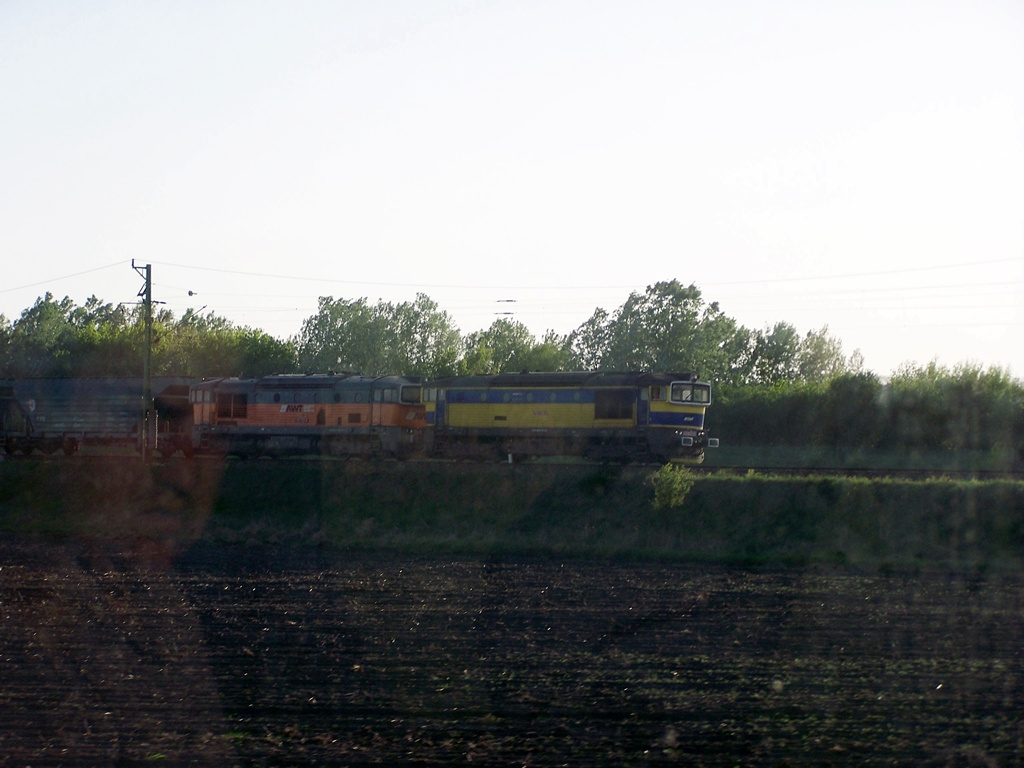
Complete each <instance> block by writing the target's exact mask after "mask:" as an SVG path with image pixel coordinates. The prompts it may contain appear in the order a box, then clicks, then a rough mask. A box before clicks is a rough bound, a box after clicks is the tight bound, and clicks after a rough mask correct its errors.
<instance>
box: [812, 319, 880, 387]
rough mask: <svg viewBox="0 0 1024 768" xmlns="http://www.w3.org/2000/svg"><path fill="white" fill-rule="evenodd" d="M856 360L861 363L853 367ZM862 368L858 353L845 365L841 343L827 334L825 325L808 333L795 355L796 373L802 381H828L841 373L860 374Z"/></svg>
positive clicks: (861, 359)
mask: <svg viewBox="0 0 1024 768" xmlns="http://www.w3.org/2000/svg"><path fill="white" fill-rule="evenodd" d="M858 359H859V360H860V361H861V362H860V363H858V364H857V365H856V366H854V365H853V363H854V361H855V360H858ZM862 368H863V358H862V357H861V356H860V355H859V353H858V352H854V356H852V357H851V359H850V363H847V360H846V358H845V357H844V356H843V343H842V342H841V341H840V340H839V339H838V338H836V337H835V336H833V335H832V334H830V333H829V332H828V326H827V325H824V326H822V327H821V330H818V331H808V332H807V335H806V336H805V337H804V338H803V340H801V342H800V348H799V350H798V352H797V355H796V373H797V375H798V376H799V377H800V378H801V379H803V380H804V381H828V380H829V379H832V378H834V377H835V376H838V375H839V374H841V373H847V372H850V373H860V372H861V369H862Z"/></svg>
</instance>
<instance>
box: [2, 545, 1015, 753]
mask: <svg viewBox="0 0 1024 768" xmlns="http://www.w3.org/2000/svg"><path fill="white" fill-rule="evenodd" d="M0 565H2V568H0V611H2V617H3V622H2V624H0V764H2V765H12V766H16V765H18V766H20V765H31V766H48V765H68V766H81V765H90V764H92V765H133V764H143V763H145V764H161V763H162V764H165V765H193V764H194V765H218V766H219V765H242V766H248V765H275V766H276V765H353V766H354V765H368V764H374V765H378V764H384V765H402V764H404V765H462V764H470V763H472V764H474V765H475V764H485V765H487V764H490V765H506V766H511V765H537V766H540V765H578V766H592V765H616V766H617V765H647V764H665V763H679V764H684V765H730V766H731V765H739V764H755V765H787V764H809V765H851V764H869V765H894V764H898V765H933V766H947V765H949V766H961V765H977V766H993V765H998V766H1006V765H1018V764H1020V763H1021V762H1022V761H1024V726H1022V718H1021V712H1024V667H1022V658H1021V656H1022V651H1024V590H1022V587H1024V577H1022V576H1020V575H1016V574H1015V575H1012V576H1011V575H1005V574H988V575H976V574H975V575H964V574H955V573H949V572H942V573H915V574H900V573H887V574H870V575H864V574H857V573H853V572H849V571H831V570H821V569H791V570H774V571H750V570H742V569H732V568H726V567H698V566H693V565H675V564H673V565H657V564H641V565H631V564H623V563H608V562H578V561H568V562H563V563H559V562H550V561H547V562H540V561H537V562H523V561H517V562H507V561H497V562H487V561H477V560H450V559H444V558H436V559H429V560H426V559H410V558H408V557H403V556H399V555H389V554H380V553H361V554H351V553H344V552H338V551H336V550H328V549H318V548H315V547H307V548H293V549H287V550H274V549H267V548H251V547H243V546H226V545H220V546H215V545H209V544H204V545H197V546H196V547H194V548H192V549H191V550H189V551H188V552H187V553H185V554H184V555H183V556H181V557H180V558H178V559H177V560H176V561H175V562H173V563H168V562H166V561H164V560H162V559H161V558H160V557H156V556H154V555H153V554H152V553H147V552H145V551H142V550H141V549H140V548H139V547H132V546H128V545H123V546H115V545H112V544H109V543H107V544H98V543H91V544H90V543H83V542H81V541H65V542H63V543H53V542H47V541H44V540H41V539H39V538H29V537H20V538H13V537H10V536H8V537H7V538H6V539H5V540H4V541H3V542H2V543H0Z"/></svg>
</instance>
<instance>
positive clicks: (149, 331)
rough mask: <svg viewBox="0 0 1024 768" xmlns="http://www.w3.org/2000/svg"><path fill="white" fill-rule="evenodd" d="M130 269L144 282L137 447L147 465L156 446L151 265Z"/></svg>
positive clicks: (133, 261) (142, 292)
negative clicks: (140, 409)
mask: <svg viewBox="0 0 1024 768" xmlns="http://www.w3.org/2000/svg"><path fill="white" fill-rule="evenodd" d="M132 269H134V270H135V271H136V272H138V273H139V275H140V276H141V277H142V278H143V279H144V280H145V281H146V282H145V283H143V285H142V288H141V289H140V290H139V298H141V299H142V311H143V316H144V317H145V323H146V333H145V339H144V340H143V343H142V345H143V348H142V423H141V424H140V429H139V437H140V440H141V444H140V446H139V448H140V451H141V453H142V463H143V464H148V463H149V457H150V454H151V452H152V450H153V447H154V446H155V445H156V434H155V430H156V420H155V418H154V413H153V378H152V377H153V373H152V363H153V265H152V264H147V265H146V266H145V267H143V266H141V265H140V266H135V259H132Z"/></svg>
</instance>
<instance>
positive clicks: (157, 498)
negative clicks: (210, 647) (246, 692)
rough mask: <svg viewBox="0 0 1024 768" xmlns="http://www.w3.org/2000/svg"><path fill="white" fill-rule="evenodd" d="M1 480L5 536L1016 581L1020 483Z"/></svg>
mask: <svg viewBox="0 0 1024 768" xmlns="http://www.w3.org/2000/svg"><path fill="white" fill-rule="evenodd" d="M104 469H105V471H104V472H103V473H97V472H95V468H93V467H90V466H88V465H77V464H75V463H68V464H62V465H60V466H58V467H54V466H52V465H51V466H45V465H43V466H41V465H33V464H29V463H17V462H10V463H3V464H0V479H2V484H0V528H2V529H4V530H7V531H27V532H36V533H47V534H52V535H58V536H60V535H88V536H97V537H115V538H116V537H120V538H133V539H136V540H140V541H147V542H149V545H150V546H151V547H152V548H153V550H154V551H155V552H163V553H165V556H167V557H173V556H174V555H176V554H180V553H181V552H183V551H186V550H187V549H188V547H190V546H191V545H192V544H194V543H195V542H198V541H206V542H228V543H230V542H242V543H270V544H295V545H305V544H316V545H330V546H336V547H342V548H355V549H364V550H372V549H388V550H398V551H404V552H408V553H410V554H415V553H436V552H453V553H465V554H474V553H475V554H524V555H531V556H536V555H557V556H579V557H613V558H620V559H622V558H625V559H631V558H632V559H659V560H676V561H717V562H733V563H735V562H744V563H759V564H772V563H776V564H805V563H830V564H839V563H846V564H851V565H858V566H868V567H878V566H887V567H888V566H892V567H904V566H922V567H931V566H935V567H954V568H978V567H996V568H1001V567H1019V566H1020V565H1021V564H1022V558H1024V483H1021V482H1015V481H954V480H947V479H941V478H940V479H930V480H925V481H911V480H886V479H863V478H834V477H799V478H793V477H772V476H764V475H748V476H739V477H737V476H698V475H694V474H692V473H690V472H689V471H687V470H685V469H683V468H677V467H665V468H661V469H656V470H652V469H651V468H649V467H598V466H588V465H544V464H524V465H516V466H505V465H496V466H495V465H477V464H447V463H423V464H402V463H398V462H387V463H370V462H365V463H364V462H350V463H338V462H324V463H318V462H235V461H228V462H205V461H204V462H196V463H193V464H188V463H185V462H180V463H179V462H175V463H169V464H167V465H157V466H152V467H142V466H141V465H140V464H139V463H138V462H131V461H129V462H125V463H124V464H121V465H105V467H104Z"/></svg>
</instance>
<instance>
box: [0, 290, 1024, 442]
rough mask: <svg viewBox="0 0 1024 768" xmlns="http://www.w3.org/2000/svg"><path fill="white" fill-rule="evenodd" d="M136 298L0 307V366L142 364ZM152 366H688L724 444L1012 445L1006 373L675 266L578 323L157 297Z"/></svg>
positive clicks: (122, 372)
mask: <svg viewBox="0 0 1024 768" xmlns="http://www.w3.org/2000/svg"><path fill="white" fill-rule="evenodd" d="M141 312H142V310H141V308H140V307H138V306H134V305H133V306H123V305H112V304H109V303H104V302H103V301H101V300H100V299H98V298H96V297H95V296H94V297H91V298H89V299H88V301H86V302H85V304H84V305H81V306H79V305H76V304H75V303H74V302H73V301H71V300H70V299H69V298H67V297H65V298H64V299H61V300H55V299H54V297H53V296H52V295H51V294H49V293H47V294H46V295H45V296H43V297H41V298H39V299H38V300H37V301H36V303H35V304H34V305H33V306H31V307H29V308H28V309H26V310H24V311H23V312H22V314H21V316H20V317H19V318H17V319H15V320H13V321H12V320H9V319H7V318H6V317H4V316H3V315H0V378H21V377H69V376H138V375H140V373H141V360H142V344H143V338H144V331H143V327H144V323H143V317H142V314H141ZM152 364H153V369H152V370H153V373H154V374H155V375H174V376H189V377H211V376H240V377H259V376H263V375H267V374H270V373H323V372H327V371H353V372H360V373H364V374H368V375H383V374H404V375H409V376H424V377H428V378H432V377H440V376H448V375H456V374H473V373H482V374H489V373H500V372H510V371H522V370H532V371H563V370H656V371H680V372H684V371H685V372H696V373H697V374H698V375H699V376H700V377H701V378H703V379H704V380H707V381H710V382H712V383H713V384H714V385H715V387H716V392H717V394H716V406H715V419H714V421H715V425H716V430H715V431H716V434H718V435H719V436H720V437H721V438H722V439H723V440H724V441H727V442H728V443H729V444H733V445H736V444H748V445H779V444H790V445H821V446H840V445H843V446H847V447H851V446H852V447H864V448H878V449H883V448H901V447H902V448H913V447H925V446H927V447H929V448H948V449H951V450H958V449H964V448H970V449H993V448H1005V447H1007V446H1012V447H1013V450H1015V451H1018V452H1019V451H1020V446H1022V445H1024V385H1022V383H1021V381H1020V380H1018V379H1014V378H1013V377H1012V376H1010V374H1009V372H1007V371H1003V370H1001V369H998V368H992V369H982V368H979V367H977V366H970V365H961V366H956V367H954V368H952V369H949V368H945V367H942V366H938V365H936V364H934V363H932V364H929V365H926V366H916V365H905V366H904V367H903V368H901V369H900V370H898V371H896V372H894V373H893V374H892V376H891V377H889V378H888V380H885V381H883V380H882V379H880V378H879V377H878V376H877V375H876V374H875V373H873V372H870V371H866V370H865V369H864V364H863V358H862V357H861V355H860V354H859V352H854V353H853V354H851V355H849V356H846V355H845V354H844V352H843V347H842V343H841V342H840V340H839V339H837V338H836V337H835V336H833V335H832V334H830V333H829V330H828V328H827V327H825V328H821V329H819V330H812V331H809V332H807V333H806V334H800V333H799V332H798V331H797V329H796V328H795V327H793V326H792V325H791V324H789V323H785V322H779V323H776V324H775V325H774V326H772V327H769V328H765V329H762V330H751V329H748V328H745V327H743V326H742V325H740V324H739V323H737V322H736V321H735V320H734V319H732V318H730V317H728V316H727V315H725V314H724V313H723V312H722V310H721V308H720V307H719V306H718V304H717V303H716V302H707V301H705V299H704V297H703V296H702V294H701V292H700V290H699V289H698V288H697V287H696V286H694V285H689V286H685V285H682V284H681V283H680V282H679V281H676V280H672V281H666V282H659V283H656V284H654V285H652V286H649V287H648V288H647V289H646V290H645V291H644V292H642V293H640V292H634V293H631V294H630V295H629V296H628V298H627V299H626V300H625V302H623V304H622V305H621V306H619V307H617V308H616V309H614V310H612V311H608V310H605V309H603V308H597V309H595V310H594V312H593V314H592V315H591V316H590V317H589V318H588V319H587V320H586V321H585V322H583V323H582V324H581V325H580V326H579V327H577V328H576V329H574V330H573V331H571V332H569V333H568V334H565V335H561V334H557V333H555V332H553V331H549V332H547V333H546V334H544V335H543V336H542V337H541V338H537V337H535V336H534V335H533V334H532V333H531V332H530V331H529V330H528V329H527V328H526V326H525V325H523V324H522V323H520V322H518V321H516V320H512V319H508V318H500V319H497V320H495V321H494V322H493V323H492V324H491V325H490V326H489V327H488V328H486V329H483V330H478V331H474V332H471V333H468V334H463V333H461V332H460V330H459V329H458V328H457V327H456V326H455V324H454V323H453V321H452V319H451V317H450V316H449V315H448V313H446V312H445V311H443V310H442V309H440V307H438V305H437V304H436V303H435V302H434V301H433V300H432V299H431V298H430V297H429V296H427V295H425V294H422V293H421V294H418V295H417V296H416V298H415V299H414V300H413V301H409V302H401V303H391V302H384V301H379V302H377V303H370V302H368V301H367V300H366V299H354V300H352V299H344V298H339V299H336V298H333V297H330V296H326V297H321V298H320V299H319V302H318V306H317V310H316V312H315V313H314V314H313V315H312V316H310V317H309V318H307V319H306V320H305V321H304V322H303V324H302V327H301V329H300V331H299V332H298V334H296V335H295V336H294V337H292V338H290V339H277V338H274V337H272V336H269V335H268V334H266V333H264V332H263V331H261V330H258V329H254V328H249V327H240V326H236V325H234V324H232V323H231V322H229V321H227V320H225V319H224V318H220V317H217V316H216V315H215V314H213V313H209V314H206V315H200V314H199V313H197V312H194V311H193V310H188V311H186V312H185V313H184V314H183V315H182V316H180V317H177V316H175V315H174V314H173V313H172V312H170V311H168V310H160V311H158V312H157V313H156V315H155V317H154V322H153V348H152Z"/></svg>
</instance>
